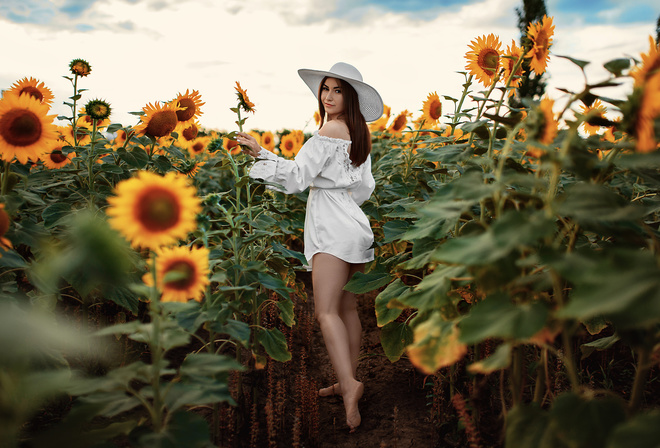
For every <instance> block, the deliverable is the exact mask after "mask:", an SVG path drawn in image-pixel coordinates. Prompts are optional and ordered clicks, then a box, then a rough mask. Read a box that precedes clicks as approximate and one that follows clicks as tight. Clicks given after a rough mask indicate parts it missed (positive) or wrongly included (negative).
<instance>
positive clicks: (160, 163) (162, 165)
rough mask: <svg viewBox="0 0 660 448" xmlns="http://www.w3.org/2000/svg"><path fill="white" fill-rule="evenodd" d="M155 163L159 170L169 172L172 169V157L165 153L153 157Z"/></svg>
mask: <svg viewBox="0 0 660 448" xmlns="http://www.w3.org/2000/svg"><path fill="white" fill-rule="evenodd" d="M153 161H154V165H155V166H156V168H158V171H160V172H161V173H167V172H168V171H169V170H171V169H172V162H170V159H168V158H167V157H165V156H163V155H158V156H156V157H154V159H153Z"/></svg>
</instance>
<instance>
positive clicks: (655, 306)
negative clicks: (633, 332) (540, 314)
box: [551, 250, 660, 328]
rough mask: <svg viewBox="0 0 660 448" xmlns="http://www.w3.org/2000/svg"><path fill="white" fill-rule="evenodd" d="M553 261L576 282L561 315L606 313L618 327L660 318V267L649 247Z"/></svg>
mask: <svg viewBox="0 0 660 448" xmlns="http://www.w3.org/2000/svg"><path fill="white" fill-rule="evenodd" d="M551 264H552V265H553V266H556V267H557V268H558V270H559V271H560V272H561V273H562V274H563V275H564V276H565V277H567V278H568V279H569V280H570V281H572V282H573V283H574V285H575V286H574V288H573V291H572V294H571V296H570V302H568V304H567V305H566V306H565V307H564V308H563V309H560V310H559V311H558V312H557V316H558V317H560V318H577V319H581V320H587V319H591V318H593V317H596V316H603V317H605V318H606V319H608V320H610V321H612V322H613V323H614V324H615V325H616V326H617V327H618V328H628V327H636V328H641V327H644V326H648V325H652V324H654V323H655V322H658V320H660V270H659V269H658V267H657V266H656V261H655V258H654V257H653V255H652V254H650V253H648V252H646V251H637V250H616V251H614V250H612V251H608V252H601V253H599V254H597V255H594V256H591V257H585V256H583V255H582V254H579V253H577V254H572V255H571V256H567V257H564V258H563V259H561V260H558V261H552V262H551Z"/></svg>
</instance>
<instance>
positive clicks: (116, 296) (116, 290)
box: [103, 286, 140, 316]
mask: <svg viewBox="0 0 660 448" xmlns="http://www.w3.org/2000/svg"><path fill="white" fill-rule="evenodd" d="M103 296H104V298H106V299H108V300H110V301H112V302H114V303H116V304H117V305H119V306H121V307H123V308H125V309H127V310H128V311H130V312H131V313H132V314H133V315H134V316H137V313H138V306H139V303H140V300H139V299H138V296H137V294H135V292H133V291H132V290H131V289H130V288H127V287H125V286H115V287H112V288H104V291H103Z"/></svg>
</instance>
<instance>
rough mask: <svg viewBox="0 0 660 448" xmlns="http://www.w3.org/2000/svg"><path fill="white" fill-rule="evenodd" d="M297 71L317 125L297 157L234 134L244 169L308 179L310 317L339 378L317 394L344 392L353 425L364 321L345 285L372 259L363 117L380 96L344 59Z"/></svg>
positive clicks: (377, 106)
mask: <svg viewBox="0 0 660 448" xmlns="http://www.w3.org/2000/svg"><path fill="white" fill-rule="evenodd" d="M298 74H299V75H300V77H301V78H302V79H303V81H305V83H306V84H307V85H308V86H309V88H310V89H311V90H312V92H313V93H314V94H315V95H316V97H317V98H318V104H319V113H320V115H321V126H320V129H319V130H318V131H316V132H314V135H313V136H312V137H311V138H310V139H309V140H308V141H307V142H306V143H305V145H303V147H302V148H301V149H300V151H299V152H298V155H296V158H295V160H286V159H284V158H281V157H278V156H276V155H275V154H273V153H271V152H269V151H267V150H265V149H263V148H260V147H259V144H258V143H257V141H256V139H255V138H254V137H252V136H251V135H249V134H246V133H243V132H239V133H238V136H237V138H236V140H237V142H238V143H239V144H241V145H243V147H244V148H243V152H245V153H246V154H249V155H251V156H252V157H255V158H257V159H258V160H257V162H256V163H255V164H254V166H253V167H252V169H251V171H250V177H252V178H257V179H263V180H265V181H267V182H270V183H273V184H277V185H279V186H281V188H280V190H281V191H283V192H285V193H287V194H292V193H299V192H302V191H304V190H305V189H306V188H307V187H311V188H310V192H309V197H308V200H307V213H306V217H305V232H304V235H305V238H304V242H305V257H306V258H307V261H308V263H309V268H310V269H311V270H312V286H313V288H314V308H315V314H316V319H317V321H318V322H319V325H320V327H321V333H322V335H323V340H324V341H325V345H326V348H327V350H328V355H329V356H330V360H331V362H332V366H333V368H334V370H335V374H336V375H337V379H338V383H337V384H333V385H332V386H330V387H326V388H324V389H321V390H320V391H319V395H321V396H330V395H334V394H338V395H341V396H342V397H343V400H344V407H345V410H346V423H347V424H348V426H349V428H350V431H351V432H353V431H355V429H356V428H357V427H358V426H359V425H360V422H361V417H360V411H359V409H358V401H359V399H360V397H362V394H363V392H364V386H363V384H362V383H361V382H360V381H358V380H357V379H356V371H357V364H358V356H359V352H360V343H361V339H362V325H361V324H360V318H359V317H358V312H357V301H356V298H355V295H354V294H352V293H350V292H348V291H344V290H343V288H344V286H345V285H346V283H347V282H348V281H349V280H350V278H351V277H352V276H353V274H355V273H356V272H362V271H363V270H364V264H365V263H366V262H369V261H372V260H373V259H374V252H373V249H372V248H371V246H372V245H373V233H372V231H371V227H370V225H369V220H368V218H367V217H366V215H365V214H364V212H362V210H361V209H360V205H361V204H362V203H363V202H364V201H366V200H367V199H368V198H369V196H371V193H372V192H373V190H374V186H375V182H374V178H373V176H372V174H371V158H370V152H371V135H370V134H369V128H368V127H367V123H366V122H367V121H374V120H376V119H378V118H380V117H381V115H382V114H383V100H382V99H381V97H380V95H379V94H378V92H377V91H376V90H375V89H374V88H373V87H371V86H369V85H368V84H365V83H364V82H362V75H361V74H360V72H359V71H358V70H357V69H356V68H355V67H353V66H352V65H349V64H346V63H343V62H338V63H337V64H335V65H333V66H332V68H331V69H330V70H329V71H320V70H309V69H301V70H298ZM326 118H327V121H326Z"/></svg>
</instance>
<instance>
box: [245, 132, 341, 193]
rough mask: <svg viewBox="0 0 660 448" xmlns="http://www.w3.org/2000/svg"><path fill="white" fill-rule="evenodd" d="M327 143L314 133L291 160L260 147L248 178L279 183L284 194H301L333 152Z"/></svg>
mask: <svg viewBox="0 0 660 448" xmlns="http://www.w3.org/2000/svg"><path fill="white" fill-rule="evenodd" d="M326 144H327V143H324V139H323V138H319V136H317V135H315V136H313V137H312V138H310V139H309V140H307V142H306V143H305V144H304V145H303V147H302V148H300V151H299V152H298V154H297V155H296V158H295V159H294V160H287V159H285V158H283V157H278V156H277V155H275V154H273V153H271V152H269V151H267V150H265V149H262V150H261V152H260V153H259V156H258V160H257V161H256V162H255V163H254V165H253V166H252V169H251V170H250V177H251V178H253V179H263V180H264V181H267V182H270V183H274V184H277V185H280V186H281V187H282V188H281V191H283V192H284V193H287V194H293V193H300V192H302V191H304V190H305V189H306V188H307V187H309V185H310V184H311V183H312V182H313V181H314V179H315V178H316V176H318V175H319V173H320V172H321V170H322V169H323V167H324V166H325V164H326V162H327V161H328V158H329V157H330V156H331V155H332V151H330V150H328V148H326V147H325V145H326ZM259 159H261V160H259Z"/></svg>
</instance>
